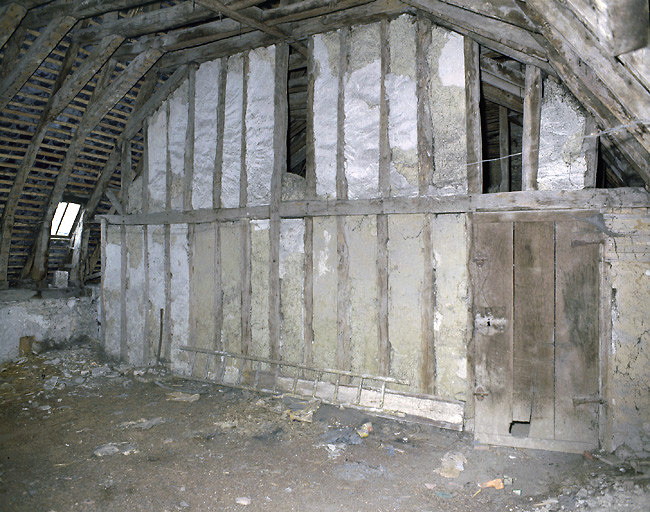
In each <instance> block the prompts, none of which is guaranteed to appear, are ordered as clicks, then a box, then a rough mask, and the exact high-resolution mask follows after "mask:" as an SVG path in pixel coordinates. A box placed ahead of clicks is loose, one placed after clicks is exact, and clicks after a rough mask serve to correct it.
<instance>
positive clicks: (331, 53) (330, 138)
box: [313, 32, 341, 198]
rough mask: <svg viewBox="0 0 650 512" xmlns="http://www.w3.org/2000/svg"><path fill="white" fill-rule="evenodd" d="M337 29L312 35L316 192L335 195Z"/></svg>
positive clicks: (338, 50) (338, 54) (328, 195)
mask: <svg viewBox="0 0 650 512" xmlns="http://www.w3.org/2000/svg"><path fill="white" fill-rule="evenodd" d="M340 52H341V44H340V40H339V34H338V32H330V33H327V34H318V35H316V36H314V51H313V56H314V67H315V71H314V90H315V91H318V92H317V93H316V94H314V105H313V111H314V164H315V165H314V167H315V172H316V193H317V195H318V196H319V197H328V198H334V197H336V147H337V121H338V110H337V105H338V90H339V84H338V80H339V78H338V77H339V57H340Z"/></svg>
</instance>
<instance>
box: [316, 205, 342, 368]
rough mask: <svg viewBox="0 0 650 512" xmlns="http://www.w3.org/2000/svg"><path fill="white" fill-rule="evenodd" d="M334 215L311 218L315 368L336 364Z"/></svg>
mask: <svg viewBox="0 0 650 512" xmlns="http://www.w3.org/2000/svg"><path fill="white" fill-rule="evenodd" d="M336 237H337V230H336V218H335V217H314V274H313V280H314V288H313V293H314V312H313V316H314V318H313V329H314V341H313V358H314V366H316V367H318V368H334V367H335V366H336V345H337V323H336V322H337V320H336V319H337V314H336V297H337V282H338V276H337V262H338V257H337V253H336Z"/></svg>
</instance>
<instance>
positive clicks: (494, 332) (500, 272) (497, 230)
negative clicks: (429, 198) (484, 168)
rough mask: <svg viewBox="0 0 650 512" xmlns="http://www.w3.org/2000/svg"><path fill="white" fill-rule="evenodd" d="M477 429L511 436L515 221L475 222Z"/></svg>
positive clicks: (473, 228)
mask: <svg viewBox="0 0 650 512" xmlns="http://www.w3.org/2000/svg"><path fill="white" fill-rule="evenodd" d="M472 232H473V235H472V236H473V249H472V257H471V261H470V272H471V279H472V288H473V297H474V360H475V388H474V392H475V397H476V399H475V402H474V408H475V432H476V433H477V435H478V434H479V433H482V434H490V435H507V434H508V429H509V427H510V421H511V418H512V402H511V397H512V335H513V329H512V310H513V307H512V297H513V294H512V292H513V272H512V261H513V255H512V250H513V245H512V242H513V237H512V223H510V222H500V223H485V224H483V223H473V227H472Z"/></svg>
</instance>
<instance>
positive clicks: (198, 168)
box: [192, 60, 221, 208]
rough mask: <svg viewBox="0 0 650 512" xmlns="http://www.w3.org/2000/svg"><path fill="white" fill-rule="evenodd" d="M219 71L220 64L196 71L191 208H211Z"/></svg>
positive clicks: (217, 61) (210, 63)
mask: <svg viewBox="0 0 650 512" xmlns="http://www.w3.org/2000/svg"><path fill="white" fill-rule="evenodd" d="M220 71H221V60H215V61H208V62H204V63H203V64H201V66H200V67H199V69H197V71H196V94H195V97H194V102H195V104H194V172H193V180H192V207H193V208H211V207H212V186H213V182H214V169H215V159H216V153H217V123H218V119H217V117H218V112H217V104H218V102H219V73H220Z"/></svg>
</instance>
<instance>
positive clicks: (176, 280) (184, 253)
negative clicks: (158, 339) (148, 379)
mask: <svg viewBox="0 0 650 512" xmlns="http://www.w3.org/2000/svg"><path fill="white" fill-rule="evenodd" d="M170 246H171V252H170V271H171V352H170V353H171V364H172V368H173V369H174V370H176V371H180V372H184V371H187V369H188V366H189V358H190V356H189V354H188V353H187V352H184V351H180V350H179V349H178V347H181V346H183V345H187V342H188V334H189V303H190V279H189V254H188V244H187V225H186V224H173V225H172V226H171V238H170Z"/></svg>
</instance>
